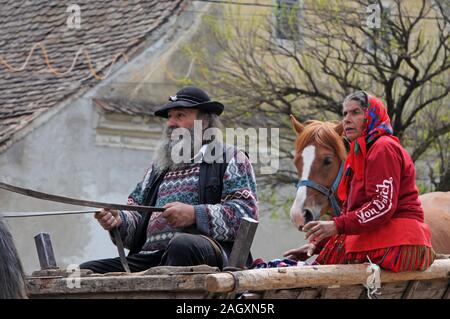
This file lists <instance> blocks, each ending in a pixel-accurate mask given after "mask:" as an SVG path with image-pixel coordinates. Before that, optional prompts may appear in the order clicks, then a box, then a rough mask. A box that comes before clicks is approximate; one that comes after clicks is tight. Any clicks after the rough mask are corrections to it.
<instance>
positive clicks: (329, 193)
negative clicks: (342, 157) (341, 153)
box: [297, 163, 344, 216]
mask: <svg viewBox="0 0 450 319" xmlns="http://www.w3.org/2000/svg"><path fill="white" fill-rule="evenodd" d="M343 171H344V163H341V166H340V167H339V172H338V174H337V176H336V178H335V180H334V182H333V185H331V188H326V187H325V186H322V185H319V184H317V183H316V182H313V181H311V180H309V179H302V180H300V181H299V182H298V184H297V190H298V189H299V188H300V187H302V186H306V187H311V188H314V189H315V190H316V191H318V192H320V193H322V194H323V195H325V196H326V197H327V198H328V200H329V201H330V203H331V206H332V207H333V210H334V215H336V216H339V215H340V214H341V210H340V208H339V205H338V203H337V199H336V191H337V188H338V186H339V182H340V181H341V178H342V173H343Z"/></svg>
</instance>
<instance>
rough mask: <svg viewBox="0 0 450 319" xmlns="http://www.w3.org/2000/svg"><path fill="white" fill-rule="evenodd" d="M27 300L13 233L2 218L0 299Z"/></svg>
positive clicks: (0, 223)
mask: <svg viewBox="0 0 450 319" xmlns="http://www.w3.org/2000/svg"><path fill="white" fill-rule="evenodd" d="M19 298H27V294H26V288H25V275H24V272H23V268H22V264H21V262H20V259H19V256H18V254H17V250H16V247H15V246H14V242H13V238H12V236H11V233H10V232H9V231H8V229H7V228H6V225H5V224H4V221H3V219H2V218H1V217H0V299H19Z"/></svg>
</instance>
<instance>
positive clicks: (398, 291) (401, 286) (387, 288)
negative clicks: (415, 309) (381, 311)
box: [377, 281, 409, 299]
mask: <svg viewBox="0 0 450 319" xmlns="http://www.w3.org/2000/svg"><path fill="white" fill-rule="evenodd" d="M408 283H409V281H399V282H390V283H384V284H381V289H380V292H381V294H380V295H378V296H377V298H378V299H402V296H403V294H404V292H405V289H406V287H407V286H408Z"/></svg>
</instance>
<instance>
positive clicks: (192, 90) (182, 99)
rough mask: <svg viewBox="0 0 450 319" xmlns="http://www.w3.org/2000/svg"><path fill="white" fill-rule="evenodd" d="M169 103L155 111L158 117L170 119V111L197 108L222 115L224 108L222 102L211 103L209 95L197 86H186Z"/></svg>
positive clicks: (171, 97)
mask: <svg viewBox="0 0 450 319" xmlns="http://www.w3.org/2000/svg"><path fill="white" fill-rule="evenodd" d="M169 101H170V102H169V103H167V104H166V105H164V106H161V107H160V108H158V109H157V110H156V111H155V115H156V116H161V117H166V118H167V117H168V111H169V110H170V109H175V108H195V109H200V110H203V111H207V112H211V113H215V114H217V115H220V114H221V113H222V112H223V109H224V106H223V104H222V103H220V102H215V101H211V99H210V98H209V96H208V94H206V92H205V91H203V90H202V89H199V88H197V87H195V86H186V87H184V88H182V89H181V90H179V91H178V92H177V94H176V95H175V96H170V97H169Z"/></svg>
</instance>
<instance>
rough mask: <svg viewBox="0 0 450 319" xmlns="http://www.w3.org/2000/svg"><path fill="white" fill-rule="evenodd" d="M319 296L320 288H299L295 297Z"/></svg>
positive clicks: (310, 297)
mask: <svg viewBox="0 0 450 319" xmlns="http://www.w3.org/2000/svg"><path fill="white" fill-rule="evenodd" d="M317 298H320V288H301V289H300V293H299V294H298V296H297V299H317Z"/></svg>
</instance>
